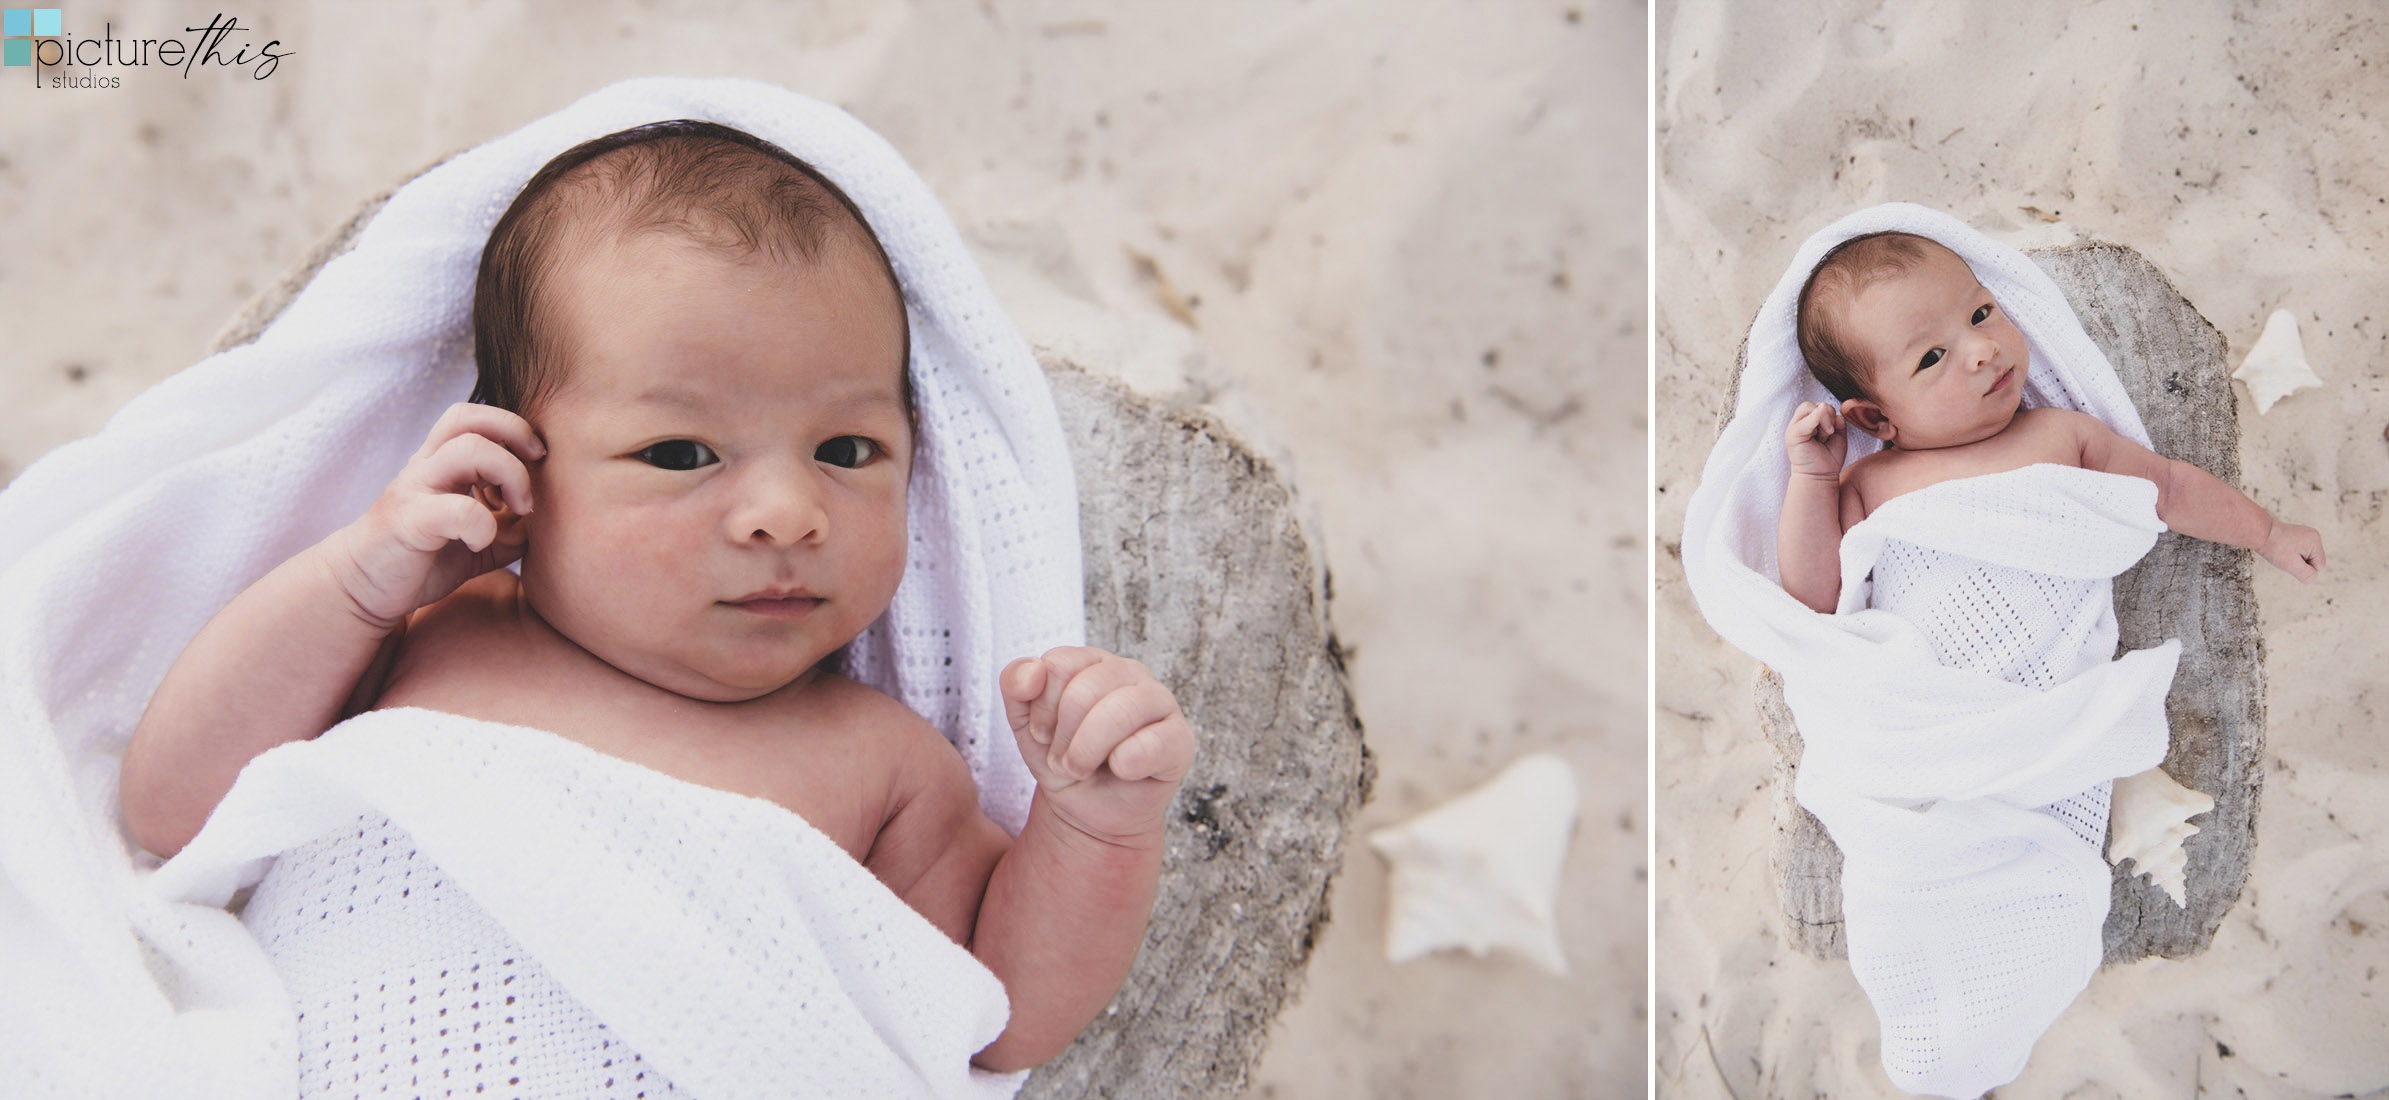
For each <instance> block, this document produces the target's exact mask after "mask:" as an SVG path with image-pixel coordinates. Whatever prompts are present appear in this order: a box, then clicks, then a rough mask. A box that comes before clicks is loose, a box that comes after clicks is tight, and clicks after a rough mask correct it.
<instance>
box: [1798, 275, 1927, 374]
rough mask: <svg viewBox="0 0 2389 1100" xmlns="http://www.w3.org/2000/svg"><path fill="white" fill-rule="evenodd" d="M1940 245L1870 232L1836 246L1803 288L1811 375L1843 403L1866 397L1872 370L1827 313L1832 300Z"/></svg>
mask: <svg viewBox="0 0 2389 1100" xmlns="http://www.w3.org/2000/svg"><path fill="white" fill-rule="evenodd" d="M1934 243H1935V242H1934V241H1933V240H1932V239H1931V238H1928V237H1919V236H1917V235H1915V234H1913V233H1868V234H1865V235H1863V236H1857V237H1852V238H1850V239H1849V240H1846V241H1843V242H1842V243H1840V244H1837V245H1834V246H1833V248H1832V250H1831V251H1828V252H1827V253H1825V258H1824V259H1822V260H1819V261H1817V266H1816V269H1815V270H1813V271H1810V272H1809V273H1808V282H1806V283H1803V284H1801V287H1800V306H1799V312H1798V314H1797V317H1798V321H1797V324H1796V325H1795V329H1796V331H1797V332H1798V334H1799V338H1800V357H1801V358H1802V359H1805V360H1807V361H1808V373H1809V374H1811V375H1814V376H1815V377H1816V380H1817V381H1819V382H1822V383H1824V385H1825V389H1826V390H1827V391H1829V392H1831V393H1832V394H1833V396H1834V397H1835V398H1836V399H1838V400H1842V401H1848V400H1851V399H1853V398H1859V397H1866V396H1868V394H1867V392H1866V366H1865V364H1863V363H1860V362H1858V357H1857V356H1856V355H1854V354H1852V353H1851V351H1850V348H1849V345H1848V344H1846V343H1844V342H1843V340H1842V334H1841V333H1840V332H1838V331H1836V328H1835V325H1834V324H1833V321H1832V320H1829V319H1828V317H1827V314H1828V313H1830V312H1832V311H1830V310H1827V309H1824V308H1822V307H1823V304H1824V302H1825V301H1826V300H1827V299H1829V298H1840V299H1844V300H1846V299H1848V298H1849V297H1850V296H1851V295H1854V294H1857V293H1858V292H1859V291H1861V290H1865V289H1866V288H1867V287H1870V286H1873V285H1875V284H1876V283H1879V282H1881V281H1883V280H1884V279H1888V278H1890V277H1892V276H1894V275H1897V274H1899V273H1901V272H1903V271H1906V270H1908V269H1909V268H1911V267H1914V266H1916V265H1917V264H1919V263H1922V262H1924V260H1925V259H1926V258H1927V256H1928V255H1929V253H1928V252H1927V246H1928V245H1932V244H1934Z"/></svg>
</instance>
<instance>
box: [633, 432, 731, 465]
mask: <svg viewBox="0 0 2389 1100" xmlns="http://www.w3.org/2000/svg"><path fill="white" fill-rule="evenodd" d="M639 457H640V458H642V459H644V460H646V462H647V464H648V465H650V466H654V467H656V468H657V469H661V470H694V469H696V468H697V467H699V466H711V465H713V464H714V463H716V462H720V461H721V456H719V455H716V454H714V453H713V448H711V447H708V446H706V445H705V444H703V443H699V442H697V441H696V440H694V439H667V440H665V441H663V442H661V443H658V444H656V445H655V446H652V447H649V448H647V449H646V450H644V451H640V452H639Z"/></svg>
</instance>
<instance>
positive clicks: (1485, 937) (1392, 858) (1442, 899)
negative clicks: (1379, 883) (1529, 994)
mask: <svg viewBox="0 0 2389 1100" xmlns="http://www.w3.org/2000/svg"><path fill="white" fill-rule="evenodd" d="M1576 804H1577V793H1576V773H1575V772H1574V771H1571V770H1570V769H1569V768H1568V765H1567V762H1566V761H1563V760H1561V759H1560V758H1559V757H1557V756H1553V755H1551V754H1549V753H1532V754H1529V755H1526V756H1522V757H1519V758H1518V759H1517V760H1516V761H1514V762H1512V763H1511V764H1510V766H1509V767H1507V768H1504V769H1503V770H1502V773H1501V774H1500V775H1497V776H1495V777H1493V779H1492V780H1491V781H1490V782H1488V783H1486V784H1485V785H1484V786H1481V787H1478V788H1477V789H1475V790H1473V791H1470V792H1468V793H1467V794H1464V795H1461V796H1460V797H1458V798H1455V799H1453V800H1451V801H1450V802H1447V803H1444V804H1443V805H1442V806H1440V807H1437V808H1436V809H1433V810H1430V811H1428V812H1427V813H1425V814H1422V815H1420V816H1419V817H1417V818H1415V819H1413V820H1411V821H1410V822H1409V823H1408V824H1404V825H1397V826H1394V827H1392V828H1387V829H1380V830H1378V831H1376V832H1374V833H1371V834H1370V835H1369V847H1371V848H1374V849H1376V850H1377V853H1378V854H1379V855H1382V856H1384V857H1385V858H1386V860H1387V862H1388V863H1389V864H1390V865H1391V868H1392V878H1391V881H1390V883H1389V893H1390V895H1391V901H1390V903H1389V905H1388V906H1387V909H1388V912H1387V916H1386V924H1385V958H1386V961H1388V962H1397V963H1398V962H1405V961H1408V960H1410V959H1414V958H1417V957H1419V956H1420V955H1424V954H1426V953H1427V952H1429V951H1433V950H1437V949H1439V948H1445V947H1460V948H1466V949H1467V950H1468V952H1469V953H1470V954H1472V955H1477V956H1483V955H1484V954H1486V953H1487V952H1488V951H1490V950H1492V949H1493V948H1495V947H1505V948H1508V949H1510V950H1512V951H1515V952H1517V953H1518V954H1521V955H1524V956H1525V957H1526V958H1528V959H1530V960H1533V961H1534V962H1535V963H1536V964H1538V965H1540V966H1542V967H1543V968H1544V969H1545V970H1549V971H1551V972H1552V973H1554V974H1565V973H1567V972H1568V961H1567V959H1566V957H1564V956H1563V955H1562V954H1561V953H1560V942H1559V923H1558V921H1557V919H1556V918H1555V916H1554V914H1553V910H1554V908H1555V902H1556V900H1557V898H1558V896H1559V877H1560V866H1561V864H1562V863H1563V862H1564V861H1565V859H1566V857H1567V854H1568V838H1569V836H1570V834H1572V833H1573V832H1574V831H1575V824H1576Z"/></svg>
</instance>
